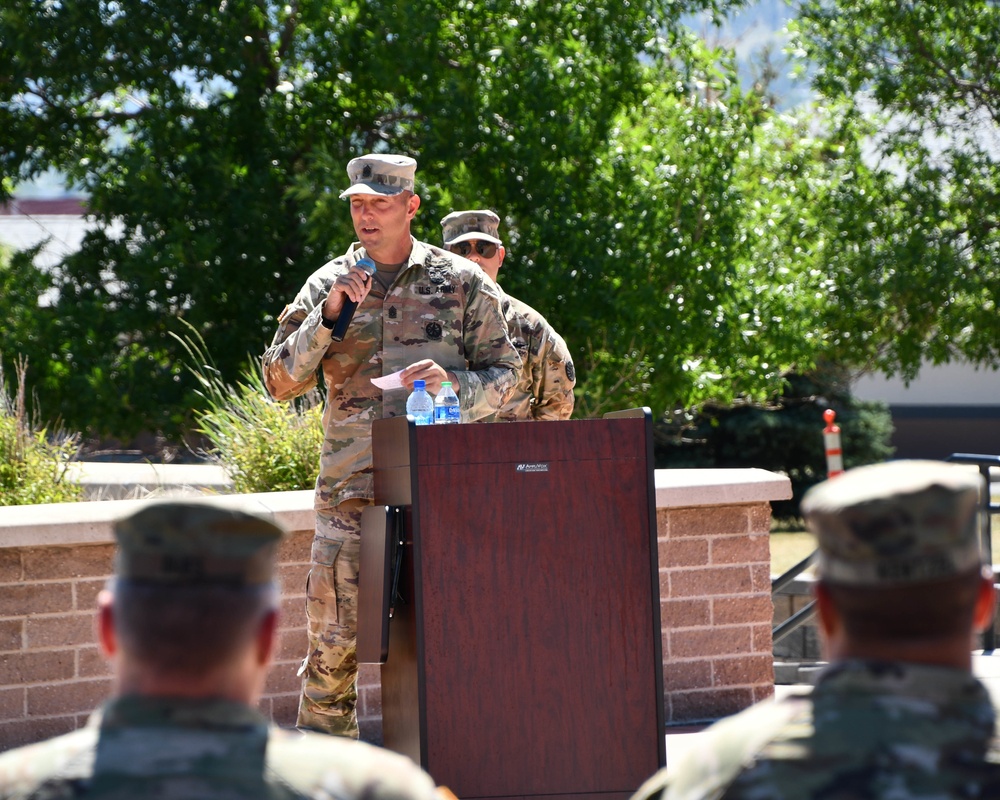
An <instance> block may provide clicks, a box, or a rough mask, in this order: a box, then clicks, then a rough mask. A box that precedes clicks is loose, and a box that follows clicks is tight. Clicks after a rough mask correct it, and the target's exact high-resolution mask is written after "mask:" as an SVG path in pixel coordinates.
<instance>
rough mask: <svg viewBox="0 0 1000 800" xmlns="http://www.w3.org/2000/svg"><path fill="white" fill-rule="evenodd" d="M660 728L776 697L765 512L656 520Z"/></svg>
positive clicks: (724, 511)
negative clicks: (660, 638) (662, 700)
mask: <svg viewBox="0 0 1000 800" xmlns="http://www.w3.org/2000/svg"><path fill="white" fill-rule="evenodd" d="M656 521H657V535H658V539H659V562H660V617H661V623H662V626H663V686H664V695H665V705H666V715H665V717H666V721H667V724H674V725H676V724H681V723H690V722H700V721H706V720H712V719H718V718H719V717H722V716H725V715H727V714H732V713H734V712H736V711H739V710H741V709H743V708H746V707H747V706H749V705H750V704H752V703H754V702H756V701H758V700H762V699H764V698H765V697H770V696H771V695H772V694H773V693H774V667H773V662H772V656H771V618H772V613H773V611H772V605H771V564H770V539H769V534H768V532H769V530H770V522H771V509H770V504H769V503H748V504H739V505H727V506H716V507H710V508H706V507H692V508H683V507H681V508H661V509H658V510H657V520H656Z"/></svg>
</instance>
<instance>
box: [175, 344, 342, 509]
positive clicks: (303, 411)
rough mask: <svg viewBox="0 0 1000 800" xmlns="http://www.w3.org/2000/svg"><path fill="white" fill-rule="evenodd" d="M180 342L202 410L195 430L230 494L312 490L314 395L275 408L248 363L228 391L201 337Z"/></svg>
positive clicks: (316, 432) (319, 414)
mask: <svg viewBox="0 0 1000 800" xmlns="http://www.w3.org/2000/svg"><path fill="white" fill-rule="evenodd" d="M195 335H196V334H195ZM178 338H179V339H180V337H178ZM181 342H182V344H183V346H184V347H185V348H186V349H187V351H188V354H189V356H190V357H191V358H192V360H193V361H194V362H195V364H194V366H192V367H190V370H191V372H192V373H193V374H194V376H195V377H196V378H197V380H198V383H199V386H200V390H199V394H200V395H201V396H202V397H203V398H204V399H205V401H206V404H207V405H206V407H205V409H203V410H200V411H197V412H196V415H195V419H196V426H197V427H196V429H197V431H198V432H199V433H201V434H203V435H204V436H205V437H206V438H207V439H208V441H209V443H210V449H209V450H208V456H209V457H210V458H211V459H212V460H213V461H215V462H216V463H218V464H220V465H221V466H222V467H223V468H224V469H225V470H226V472H227V473H228V475H229V477H230V478H231V479H232V481H233V491H234V492H237V493H246V492H282V491H291V490H295V489H312V488H313V487H314V486H315V485H316V478H317V476H318V474H319V452H320V446H321V445H322V443H323V408H322V400H321V396H320V394H319V392H318V391H316V390H313V391H311V392H309V393H307V394H306V395H304V396H302V397H300V398H297V399H296V400H294V401H292V402H291V403H277V402H275V401H274V400H272V399H271V398H270V396H269V395H268V393H267V389H266V388H265V386H264V380H263V378H262V376H261V373H260V368H259V366H258V365H257V363H256V362H255V361H253V360H250V361H249V363H248V365H247V368H246V369H245V370H244V371H243V372H242V373H241V378H242V380H241V381H240V382H239V383H238V384H237V385H236V386H235V387H232V386H230V385H229V384H227V383H226V382H225V381H224V380H223V379H222V377H221V376H220V373H219V371H218V369H216V367H215V365H214V364H213V363H212V361H211V359H210V358H209V357H208V356H207V355H206V353H205V346H204V341H202V340H201V338H200V337H198V339H197V341H193V340H192V339H191V338H190V337H187V338H183V339H181Z"/></svg>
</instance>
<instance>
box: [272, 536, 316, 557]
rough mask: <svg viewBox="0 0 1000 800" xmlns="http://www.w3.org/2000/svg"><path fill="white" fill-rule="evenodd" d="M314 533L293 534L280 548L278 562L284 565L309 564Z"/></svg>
mask: <svg viewBox="0 0 1000 800" xmlns="http://www.w3.org/2000/svg"><path fill="white" fill-rule="evenodd" d="M312 540H313V532H312V531H301V532H297V533H293V534H292V535H291V536H289V537H288V538H287V539H285V541H283V542H282V543H281V547H279V548H278V561H280V562H281V563H282V564H295V563H299V564H308V563H309V561H310V560H311V555H312Z"/></svg>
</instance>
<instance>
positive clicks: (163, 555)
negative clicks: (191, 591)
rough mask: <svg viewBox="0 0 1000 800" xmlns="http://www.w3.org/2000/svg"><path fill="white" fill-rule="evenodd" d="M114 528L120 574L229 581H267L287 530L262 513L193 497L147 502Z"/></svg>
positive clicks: (157, 579) (135, 577)
mask: <svg viewBox="0 0 1000 800" xmlns="http://www.w3.org/2000/svg"><path fill="white" fill-rule="evenodd" d="M114 531H115V538H116V539H117V541H118V552H117V555H116V560H115V572H116V574H117V575H118V577H120V578H123V579H126V580H134V581H141V582H149V583H171V584H188V585H195V584H196V585H210V584H219V585H227V586H258V585H261V584H266V583H269V582H270V581H271V580H272V579H273V577H274V568H275V560H276V552H277V547H278V543H279V542H280V541H281V539H282V537H283V536H284V535H285V532H284V531H283V530H282V528H280V527H279V526H278V525H276V524H275V523H274V522H272V521H270V520H268V519H266V518H265V517H264V516H261V515H259V514H256V513H251V512H249V511H244V510H240V509H234V508H224V507H222V506H220V505H215V504H212V503H211V502H208V501H191V500H185V501H167V502H157V503H152V504H150V505H147V506H144V507H143V508H142V509H141V510H139V511H137V512H136V513H135V514H132V515H131V516H129V517H125V518H124V519H121V520H119V521H118V522H116V523H115V526H114Z"/></svg>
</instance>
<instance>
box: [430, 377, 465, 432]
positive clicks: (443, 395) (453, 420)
mask: <svg viewBox="0 0 1000 800" xmlns="http://www.w3.org/2000/svg"><path fill="white" fill-rule="evenodd" d="M461 421H462V412H461V410H460V409H459V407H458V395H457V394H455V390H454V389H452V388H451V381H443V382H442V383H441V391H440V392H438V393H437V396H436V397H435V398H434V424H435V425H446V424H450V425H457V424H458V423H459V422H461Z"/></svg>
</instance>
